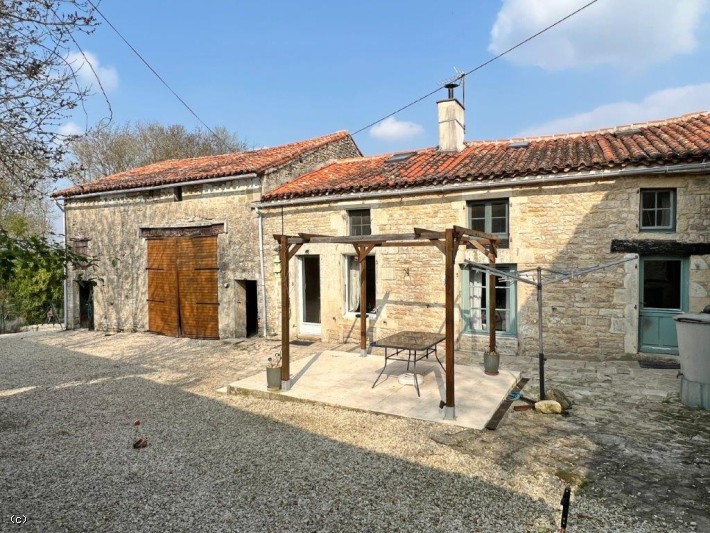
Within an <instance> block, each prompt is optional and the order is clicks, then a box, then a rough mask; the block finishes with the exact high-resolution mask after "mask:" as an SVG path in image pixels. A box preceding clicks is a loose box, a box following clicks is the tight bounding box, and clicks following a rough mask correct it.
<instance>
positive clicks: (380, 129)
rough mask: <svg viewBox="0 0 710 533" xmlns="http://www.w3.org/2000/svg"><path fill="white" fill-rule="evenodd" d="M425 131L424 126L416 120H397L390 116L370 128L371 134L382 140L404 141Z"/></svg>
mask: <svg viewBox="0 0 710 533" xmlns="http://www.w3.org/2000/svg"><path fill="white" fill-rule="evenodd" d="M422 133H424V128H423V127H422V126H421V125H420V124H417V123H416V122H409V121H407V120H397V119H396V118H395V117H389V118H386V119H385V120H383V121H382V122H380V123H379V124H376V125H374V126H373V127H372V129H371V130H370V135H372V136H373V137H374V138H375V139H379V140H381V141H404V140H408V139H413V138H414V137H418V136H419V135H421V134H422Z"/></svg>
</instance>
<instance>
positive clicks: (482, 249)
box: [467, 241, 495, 261]
mask: <svg viewBox="0 0 710 533" xmlns="http://www.w3.org/2000/svg"><path fill="white" fill-rule="evenodd" d="M467 242H468V244H470V245H471V246H473V247H474V248H475V249H476V250H478V251H479V252H481V253H482V254H483V255H485V256H486V257H487V258H488V260H489V261H490V260H491V259H492V258H493V259H495V255H493V254H491V253H490V252H489V251H488V250H486V247H485V246H483V245H482V244H481V243H480V242H478V241H467Z"/></svg>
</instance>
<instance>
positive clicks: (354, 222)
mask: <svg viewBox="0 0 710 533" xmlns="http://www.w3.org/2000/svg"><path fill="white" fill-rule="evenodd" d="M348 220H349V225H350V235H372V230H371V229H370V210H369V209H356V210H354V211H348Z"/></svg>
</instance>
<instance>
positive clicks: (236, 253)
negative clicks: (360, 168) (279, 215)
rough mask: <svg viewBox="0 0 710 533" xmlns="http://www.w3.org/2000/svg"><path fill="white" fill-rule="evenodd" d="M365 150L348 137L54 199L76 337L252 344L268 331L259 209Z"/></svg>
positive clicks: (118, 179) (159, 170)
mask: <svg viewBox="0 0 710 533" xmlns="http://www.w3.org/2000/svg"><path fill="white" fill-rule="evenodd" d="M360 155H361V154H360V151H359V149H358V148H357V146H356V145H355V143H354V142H353V140H352V138H351V137H350V135H349V134H348V133H347V132H344V131H341V132H337V133H334V134H330V135H326V136H323V137H318V138H314V139H309V140H305V141H301V142H296V143H292V144H286V145H283V146H277V147H274V148H264V149H260V150H252V151H245V152H238V153H233V154H225V155H218V156H209V157H199V158H193V159H184V160H171V161H164V162H161V163H156V164H152V165H148V166H145V167H141V168H137V169H133V170H129V171H126V172H121V173H119V174H115V175H112V176H108V177H104V178H101V179H98V180H95V181H92V182H89V183H86V184H83V185H78V186H75V187H71V188H68V189H65V190H62V191H58V192H56V193H54V194H53V197H55V198H62V199H63V202H64V213H65V215H64V216H65V233H66V236H67V240H68V245H70V246H72V247H73V248H74V249H75V250H77V251H78V252H82V253H84V254H86V255H88V256H91V257H92V258H94V261H95V264H89V265H77V264H74V265H70V267H69V269H68V279H67V286H66V291H65V298H66V300H65V309H66V315H67V323H68V324H67V325H68V327H69V328H75V327H86V326H94V325H95V327H96V328H100V329H104V330H108V331H146V330H147V331H152V332H155V333H162V334H165V335H172V336H188V337H195V338H221V337H243V336H246V335H249V334H253V333H256V332H257V330H258V327H259V322H262V323H263V309H264V306H265V301H266V299H265V294H264V291H263V283H262V280H263V276H262V269H261V268H260V265H261V264H262V263H261V261H260V250H261V246H260V237H261V229H262V228H261V226H260V219H259V216H258V213H257V212H255V210H253V209H252V208H251V205H252V203H253V202H257V201H259V200H260V199H261V196H262V195H263V194H265V193H268V192H270V191H271V190H273V189H275V188H277V187H278V186H280V185H282V184H284V183H286V182H288V181H289V180H291V179H293V178H295V177H297V176H299V175H301V174H304V173H307V172H309V171H311V170H314V169H316V168H318V167H319V166H321V165H323V164H324V163H326V162H328V161H330V160H333V159H336V158H345V157H358V156H360Z"/></svg>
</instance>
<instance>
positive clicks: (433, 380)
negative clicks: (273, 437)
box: [220, 350, 520, 429]
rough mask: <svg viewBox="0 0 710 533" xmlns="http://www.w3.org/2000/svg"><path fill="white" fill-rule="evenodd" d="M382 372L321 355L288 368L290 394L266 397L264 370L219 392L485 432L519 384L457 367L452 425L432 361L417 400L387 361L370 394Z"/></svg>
mask: <svg viewBox="0 0 710 533" xmlns="http://www.w3.org/2000/svg"><path fill="white" fill-rule="evenodd" d="M383 366H384V356H383V355H368V356H367V357H361V356H360V355H359V354H355V353H351V352H342V351H334V350H325V351H323V352H320V353H317V354H315V355H312V356H310V357H308V358H305V359H301V360H299V361H294V362H293V363H292V364H291V376H292V378H291V383H292V386H291V390H289V391H279V392H269V391H267V389H266V373H265V372H264V371H263V370H262V371H261V372H258V373H256V374H254V375H252V376H250V377H248V378H246V379H242V380H240V381H235V382H234V383H230V384H229V385H228V386H226V387H223V388H222V389H220V391H221V392H224V393H232V394H245V393H246V394H254V393H256V394H263V395H266V396H270V395H278V396H281V397H283V398H290V399H294V400H296V401H298V400H305V401H312V402H320V403H324V404H328V405H332V406H337V407H346V408H350V409H358V410H363V411H371V412H376V413H383V414H388V415H396V416H402V417H408V418H416V419H420V420H428V421H432V422H442V423H445V424H452V425H456V426H462V427H466V428H472V429H483V428H484V427H485V425H486V424H487V423H488V421H489V420H490V419H491V417H492V416H493V414H494V413H495V411H496V409H497V408H498V406H499V405H500V404H501V403H502V402H503V400H504V399H505V397H506V396H507V394H508V391H510V389H511V388H512V387H513V386H514V385H515V384H516V383H517V381H518V379H519V378H520V372H516V371H511V370H501V372H500V373H499V374H498V375H497V376H487V375H486V374H484V372H483V369H482V368H480V367H479V366H463V365H455V366H454V368H455V375H456V382H455V391H456V419H455V420H444V419H443V416H442V411H441V410H440V409H439V402H440V401H441V400H443V399H444V398H445V381H444V380H445V376H444V372H443V370H442V369H441V367H440V366H439V365H438V364H437V362H436V359H434V358H433V357H432V358H431V360H429V361H420V362H419V363H417V374H419V375H421V378H420V380H419V390H420V392H421V397H419V396H417V391H416V389H415V387H414V386H413V385H402V384H400V383H399V380H398V378H399V376H400V375H401V374H404V373H406V372H407V363H406V362H403V361H390V362H389V363H388V364H387V368H386V369H385V371H384V373H383V374H382V377H380V379H379V380H378V382H377V385H376V386H375V387H374V388H373V387H372V384H373V383H374V382H375V379H376V378H377V375H378V374H379V373H380V370H382V367H383ZM410 371H411V369H410Z"/></svg>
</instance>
